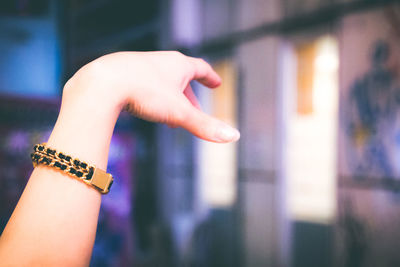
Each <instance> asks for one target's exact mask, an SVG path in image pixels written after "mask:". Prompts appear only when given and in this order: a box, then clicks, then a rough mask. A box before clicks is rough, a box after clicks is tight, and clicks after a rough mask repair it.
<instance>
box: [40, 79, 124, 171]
mask: <svg viewBox="0 0 400 267" xmlns="http://www.w3.org/2000/svg"><path fill="white" fill-rule="evenodd" d="M106 89H107V88H105V87H104V86H96V84H95V82H90V81H89V82H85V81H82V80H78V79H75V78H72V79H71V80H70V81H68V83H67V84H66V85H65V87H64V92H63V97H62V104H61V109H60V113H59V116H58V119H57V122H56V125H55V126H54V129H53V131H52V133H51V135H50V138H49V140H48V142H47V143H48V144H49V146H52V147H54V148H55V149H59V150H61V151H64V152H65V153H69V154H71V155H73V156H74V157H77V158H80V159H82V160H84V161H87V162H88V163H90V164H93V165H95V166H97V167H99V168H101V169H103V170H106V167H107V158H108V150H109V145H110V141H111V136H112V133H113V130H114V126H115V123H116V121H117V119H118V116H119V113H120V111H121V109H122V106H123V104H122V101H119V100H118V98H116V97H115V96H111V95H108V94H107V92H106Z"/></svg>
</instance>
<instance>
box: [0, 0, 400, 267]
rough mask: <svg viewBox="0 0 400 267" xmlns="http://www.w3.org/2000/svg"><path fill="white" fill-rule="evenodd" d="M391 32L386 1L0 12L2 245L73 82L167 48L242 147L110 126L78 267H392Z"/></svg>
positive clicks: (396, 188)
mask: <svg viewBox="0 0 400 267" xmlns="http://www.w3.org/2000/svg"><path fill="white" fill-rule="evenodd" d="M399 29H400V4H399V3H398V1H389V0H163V1H161V0H146V1H135V0H131V1H129V0H114V1H111V0H97V1H95V0H69V1H67V0H65V1H56V0H14V1H12V0H2V1H1V2H0V231H2V229H3V228H4V226H5V224H6V223H7V220H8V218H9V216H10V215H11V213H12V211H13V209H14V207H15V204H16V202H17V200H18V198H19V196H20V194H21V192H22V190H23V188H24V186H25V184H26V182H27V177H28V176H29V174H30V172H31V171H32V165H31V162H30V157H29V154H30V152H31V149H32V145H33V144H35V143H38V142H43V141H45V140H46V139H47V137H48V136H49V134H50V131H51V129H52V126H53V124H54V122H55V120H56V118H57V113H58V108H59V104H60V98H61V92H62V88H63V84H64V83H65V82H66V81H67V80H68V79H69V78H70V77H71V76H72V75H73V73H75V72H76V71H77V70H78V69H79V68H80V67H81V66H83V65H84V64H86V63H88V62H90V61H91V60H93V59H95V58H97V57H99V56H101V55H104V54H107V53H110V52H115V51H121V50H135V51H148V50H179V51H181V52H183V53H185V54H188V55H191V56H197V57H203V58H205V59H206V60H207V61H208V62H210V63H211V64H212V65H213V66H214V67H215V69H216V70H217V72H218V73H219V74H220V75H221V77H222V78H223V81H224V82H223V84H222V86H221V87H220V88H218V89H217V90H215V91H211V90H208V89H207V88H204V87H202V86H200V85H199V84H196V83H194V84H193V87H195V91H196V93H197V95H198V97H199V99H200V102H201V105H202V107H203V109H204V110H205V111H206V112H207V113H209V114H213V115H215V116H217V117H219V118H221V119H223V120H224V121H226V122H228V123H230V124H233V125H235V126H236V127H238V128H239V130H240V131H241V134H242V137H241V139H240V141H239V142H237V143H235V144H211V143H207V142H203V141H201V140H199V139H197V138H194V137H192V136H191V135H190V134H188V133H187V132H185V131H183V130H181V129H170V128H168V127H165V126H162V125H156V124H151V123H147V122H145V121H142V120H139V119H135V118H132V117H129V116H128V115H127V114H122V116H121V117H120V119H119V121H118V123H117V127H116V130H115V134H114V136H113V140H112V144H111V150H110V156H109V171H110V172H111V173H112V174H114V176H115V177H116V181H115V182H114V185H113V188H112V190H111V193H110V194H108V195H106V196H104V197H103V203H102V209H101V214H100V220H99V226H98V233H97V238H96V243H95V247H94V252H93V257H92V261H91V266H138V267H139V266H140V267H142V266H143V267H147V266H166V267H168V266H199V267H200V266H207V267H214V266H215V267H225V266H229V267H242V266H243V267H253V266H254V267H258V266H273V267H275V266H278V267H279V266H282V267H286V266H299V267H302V266H307V267H310V266H311V267H312V266H318V267H321V266H322V267H324V266H327V267H330V266H332V267H333V266H345V267H350V266H351V267H358V266H380V267H384V266H400V254H399V253H398V247H399V246H400V224H399V221H400V116H398V115H400V114H397V113H398V112H400V77H399V75H400V47H399V43H400V30H399ZM94 134H95V133H94Z"/></svg>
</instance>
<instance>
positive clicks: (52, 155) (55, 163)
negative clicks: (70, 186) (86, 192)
mask: <svg viewBox="0 0 400 267" xmlns="http://www.w3.org/2000/svg"><path fill="white" fill-rule="evenodd" d="M33 150H34V152H33V153H32V154H31V158H32V163H33V166H34V167H36V166H37V165H39V164H42V165H45V166H50V167H54V168H56V169H59V170H61V171H63V172H64V173H66V174H68V175H70V176H73V177H75V178H78V179H79V180H81V181H83V182H84V183H86V184H88V185H90V186H92V187H94V188H95V189H97V190H98V191H99V192H100V193H102V194H107V193H108V192H109V191H110V188H111V185H112V184H113V182H114V179H113V177H112V175H111V174H109V173H107V172H105V171H103V170H101V169H99V168H96V167H95V166H92V165H89V164H88V163H86V162H84V161H81V160H79V159H76V158H72V157H71V156H68V155H66V154H64V153H62V152H57V151H56V150H55V149H52V148H49V147H48V146H47V145H46V143H43V144H37V145H35V146H34V148H33Z"/></svg>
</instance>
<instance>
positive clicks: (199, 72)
mask: <svg viewBox="0 0 400 267" xmlns="http://www.w3.org/2000/svg"><path fill="white" fill-rule="evenodd" d="M188 59H189V61H190V63H191V64H192V66H193V77H192V78H193V79H194V80H197V81H198V82H200V83H201V84H203V85H205V86H207V87H210V88H215V87H218V86H219V85H220V84H221V78H220V77H219V75H218V74H217V73H216V72H215V71H214V70H213V68H212V67H211V66H210V64H208V63H207V62H206V61H204V60H203V59H201V58H195V57H188Z"/></svg>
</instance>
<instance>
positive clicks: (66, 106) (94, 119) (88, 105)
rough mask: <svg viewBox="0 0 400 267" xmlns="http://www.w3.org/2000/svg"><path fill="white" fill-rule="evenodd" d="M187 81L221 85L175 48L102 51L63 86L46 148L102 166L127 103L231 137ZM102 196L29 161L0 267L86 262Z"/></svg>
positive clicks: (202, 134)
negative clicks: (30, 168) (26, 179)
mask: <svg viewBox="0 0 400 267" xmlns="http://www.w3.org/2000/svg"><path fill="white" fill-rule="evenodd" d="M192 80H197V81H199V82H200V83H202V84H204V85H205V86H207V87H210V88H215V87H218V86H219V85H220V83H221V79H220V77H219V76H218V75H217V74H216V73H215V72H214V70H213V69H212V68H211V67H210V65H209V64H208V63H206V62H205V61H203V60H202V59H198V58H192V57H187V56H185V55H183V54H181V53H178V52H142V53H138V52H119V53H114V54H110V55H106V56H103V57H101V58H99V59H97V60H95V61H93V62H91V63H89V64H88V65H86V66H84V67H83V68H81V69H80V70H79V71H78V72H77V73H76V74H75V75H74V76H73V77H72V78H71V79H70V80H69V81H68V82H67V84H66V85H65V87H64V91H63V96H62V105H61V109H60V113H59V117H58V119H57V122H56V124H55V126H54V129H53V131H52V133H51V135H50V138H49V140H48V142H47V143H48V146H50V147H52V148H55V149H57V150H58V151H63V152H64V153H66V154H69V155H73V156H74V157H76V158H79V159H81V160H83V161H86V162H88V163H90V164H93V165H95V166H97V167H98V168H101V169H103V170H106V169H107V159H108V151H109V145H110V140H111V136H112V133H113V130H114V126H115V123H116V121H117V118H118V116H119V114H120V112H121V111H122V109H123V108H124V107H126V106H127V104H129V111H130V112H131V113H132V114H133V115H134V116H137V117H139V118H142V119H146V120H149V121H152V122H158V123H165V124H167V125H169V126H171V127H182V128H184V129H186V130H188V131H189V132H191V133H192V134H194V135H196V136H197V137H199V138H201V139H204V140H208V141H212V142H219V143H225V142H233V141H236V140H238V139H239V132H238V131H237V130H236V129H234V128H232V127H230V126H228V125H227V124H225V123H224V122H222V121H220V120H218V119H216V118H213V117H211V116H209V115H207V114H205V113H203V112H202V111H201V109H200V108H199V104H198V102H197V100H196V97H195V95H194V94H193V91H192V89H191V87H190V84H189V83H190V81H192ZM116 179H118V177H116ZM102 197H107V196H102V195H101V194H100V193H99V192H98V191H96V190H95V189H93V188H91V187H89V186H87V185H86V184H84V183H83V182H81V181H78V180H77V179H74V178H71V177H70V176H68V175H67V174H64V173H62V172H59V171H56V170H54V169H52V168H50V167H43V166H39V167H36V168H35V169H34V171H33V173H32V175H31V177H30V179H29V182H28V184H27V185H26V188H25V190H24V192H23V194H22V196H21V198H20V200H19V202H18V204H17V206H16V208H15V210H14V212H13V214H12V216H11V218H10V220H9V222H8V223H7V226H6V228H5V229H4V231H3V233H2V235H1V237H0V262H1V266H88V265H89V263H90V258H91V254H92V249H93V245H94V240H95V234H96V227H97V221H98V215H99V209H100V203H101V198H102Z"/></svg>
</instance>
